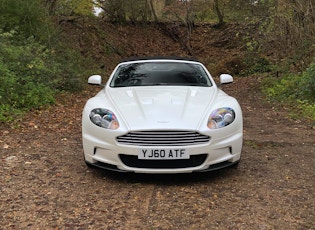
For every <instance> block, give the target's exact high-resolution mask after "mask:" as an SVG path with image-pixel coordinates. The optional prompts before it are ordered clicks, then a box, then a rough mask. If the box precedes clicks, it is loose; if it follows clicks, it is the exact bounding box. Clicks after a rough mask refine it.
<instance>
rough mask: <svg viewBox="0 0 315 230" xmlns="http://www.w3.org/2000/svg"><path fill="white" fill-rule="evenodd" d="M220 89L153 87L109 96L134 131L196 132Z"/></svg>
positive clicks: (121, 90)
mask: <svg viewBox="0 0 315 230" xmlns="http://www.w3.org/2000/svg"><path fill="white" fill-rule="evenodd" d="M216 91H217V89H216V87H182V86H166V87H160V86H152V87H133V88H109V89H108V90H107V94H108V96H109V98H110V100H111V101H112V103H113V104H114V105H115V107H116V110H117V112H118V113H119V114H117V115H116V116H118V117H120V118H122V119H123V120H124V122H125V123H126V125H127V126H128V128H129V129H131V130H146V129H183V130H196V129H197V128H198V127H199V126H200V124H201V122H202V121H204V119H203V118H204V117H205V116H207V114H208V113H207V112H208V107H209V105H210V103H211V102H212V100H213V98H214V95H215V93H216Z"/></svg>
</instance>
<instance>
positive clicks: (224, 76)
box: [220, 74, 233, 85]
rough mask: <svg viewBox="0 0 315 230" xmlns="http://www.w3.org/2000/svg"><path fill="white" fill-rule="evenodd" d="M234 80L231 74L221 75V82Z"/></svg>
mask: <svg viewBox="0 0 315 230" xmlns="http://www.w3.org/2000/svg"><path fill="white" fill-rule="evenodd" d="M232 82H233V77H232V76H231V75H230V74H221V75H220V84H221V85H222V84H229V83H232Z"/></svg>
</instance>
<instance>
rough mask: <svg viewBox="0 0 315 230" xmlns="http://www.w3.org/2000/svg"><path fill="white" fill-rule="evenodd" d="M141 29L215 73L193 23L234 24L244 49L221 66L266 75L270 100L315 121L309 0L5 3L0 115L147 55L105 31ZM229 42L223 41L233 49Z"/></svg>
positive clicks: (9, 117) (36, 105) (47, 100)
mask: <svg viewBox="0 0 315 230" xmlns="http://www.w3.org/2000/svg"><path fill="white" fill-rule="evenodd" d="M69 24H72V25H75V26H76V27H77V28H78V29H79V30H78V31H80V33H81V34H83V33H84V34H85V33H87V34H89V36H90V38H91V41H96V40H98V43H97V44H100V42H99V41H100V39H102V41H103V42H102V43H101V44H102V47H99V46H100V45H98V49H101V50H102V52H101V54H102V58H100V57H99V54H100V52H99V50H97V51H96V48H95V46H94V45H93V43H94V42H91V43H90V44H86V43H85V44H83V43H80V44H78V43H75V41H77V40H76V39H72V38H73V37H75V36H77V37H78V36H79V35H80V34H75V33H74V32H73V30H68V27H67V25H69ZM105 24H106V25H108V27H104V25H105ZM139 27H140V28H142V27H144V28H155V29H156V30H158V31H161V33H164V34H166V35H167V36H170V37H171V38H172V39H173V40H174V41H175V42H177V43H178V44H180V47H181V49H182V50H183V52H184V54H185V55H184V56H194V57H197V58H198V59H200V60H201V61H203V62H204V63H205V65H206V66H207V67H210V69H214V70H213V72H215V74H216V71H217V72H218V73H219V70H217V68H218V65H217V63H216V62H213V61H212V63H210V61H209V60H208V59H207V57H206V56H205V55H203V54H202V52H196V47H194V45H193V44H192V40H193V39H194V38H195V37H196V36H202V34H201V35H200V34H197V33H196V32H195V31H196V28H208V27H211V28H214V29H215V31H216V33H218V34H219V33H221V34H222V33H225V31H226V30H227V29H229V28H231V27H233V29H234V38H233V39H235V40H237V41H238V42H237V44H236V45H237V46H239V54H237V56H236V57H235V56H228V57H226V59H224V60H223V62H221V64H220V67H222V70H220V71H229V73H231V74H233V75H234V76H236V77H252V76H253V75H257V74H259V75H263V76H265V77H264V81H263V82H262V86H261V90H262V91H263V92H264V94H265V96H266V99H267V100H269V101H272V102H275V103H279V104H281V105H285V106H290V107H291V108H292V111H293V112H292V114H291V115H292V116H293V117H297V118H301V117H303V119H304V118H306V119H308V120H311V121H312V122H315V59H314V58H315V45H314V44H315V3H314V1H313V0H94V1H92V0H32V1H23V0H0V122H1V123H12V122H13V123H14V121H19V120H20V119H21V118H22V117H23V114H25V113H26V112H28V111H30V110H32V111H33V110H37V109H41V108H45V107H47V106H49V105H50V104H53V103H55V100H56V97H58V95H60V94H62V93H68V94H72V93H77V92H80V91H82V90H83V89H84V85H85V82H86V79H87V77H88V76H89V75H90V74H94V73H100V74H102V75H107V76H108V74H109V73H110V71H111V68H113V67H114V65H115V64H117V62H119V61H120V59H123V58H127V57H128V56H130V55H139V54H147V53H145V52H144V53H141V52H137V51H135V50H136V48H135V50H133V52H127V51H126V47H123V46H120V45H119V42H118V43H115V44H114V43H113V42H110V40H109V37H110V36H111V34H112V33H115V30H113V29H111V30H107V29H106V28H116V29H117V31H118V32H121V31H122V30H130V29H136V28H139ZM205 33H206V32H205ZM216 33H213V34H212V36H216ZM141 36H142V35H141V34H139V38H138V39H139V41H140V42H141ZM79 37H80V36H79ZM229 39H230V38H229V37H228V36H227V37H226V39H222V44H217V45H218V46H221V47H222V49H227V48H228V47H226V46H225V44H226V43H227V42H228V40H229ZM161 49H163V47H162V48H161ZM165 53H166V52H163V50H161V52H160V54H161V55H164V54H165ZM149 54H150V53H149ZM154 55H155V54H154ZM174 55H177V54H176V53H174ZM180 55H182V53H180ZM104 60H105V61H104ZM104 63H105V64H104ZM231 66H232V67H233V68H229V67H231ZM213 72H212V73H213Z"/></svg>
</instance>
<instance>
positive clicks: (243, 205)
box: [0, 78, 315, 229]
mask: <svg viewBox="0 0 315 230" xmlns="http://www.w3.org/2000/svg"><path fill="white" fill-rule="evenodd" d="M258 86H259V79H258V78H251V80H250V81H249V79H248V78H239V79H236V82H235V83H234V84H232V85H228V86H226V87H225V88H224V90H225V91H226V92H227V93H229V94H231V95H233V96H235V97H237V98H238V100H239V101H240V103H241V105H242V108H243V113H244V122H245V123H244V129H245V131H244V135H245V140H244V147H243V155H242V161H241V163H240V165H239V167H238V168H236V169H226V170H221V171H218V172H213V173H206V174H191V175H171V176H170V175H168V176H163V175H161V176H158V175H133V174H116V173H110V172H104V171H101V170H90V169H88V168H87V167H86V166H85V164H84V162H83V160H82V146H81V133H80V116H81V110H82V107H83V104H84V102H85V100H86V99H87V98H88V97H89V96H91V95H92V94H91V93H88V92H86V93H84V94H81V95H76V96H75V95H72V96H67V97H64V98H63V99H60V100H59V101H60V102H59V103H58V105H57V106H54V107H51V108H50V109H48V110H45V111H42V112H38V113H37V114H36V115H30V116H29V117H27V118H26V119H24V120H23V122H22V124H21V126H20V127H19V128H17V129H11V128H7V127H2V128H1V134H0V147H1V149H0V151H1V155H0V157H1V161H0V164H1V165H0V173H1V177H0V186H1V187H0V191H1V192H0V212H1V216H0V221H1V227H0V229H314V226H315V219H314V216H315V206H314V204H315V198H314V194H315V191H314V190H315V189H314V174H315V170H314V165H315V158H314V154H315V143H314V136H315V135H314V134H315V130H314V129H312V128H311V127H309V126H308V125H307V124H304V123H303V122H297V121H293V120H291V119H289V118H288V117H287V111H286V110H285V109H284V108H273V107H272V105H270V104H267V103H264V102H263V101H262V99H261V96H260V94H259V91H258ZM73 105H74V106H73Z"/></svg>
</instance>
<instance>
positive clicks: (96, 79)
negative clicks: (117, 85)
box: [88, 75, 102, 85]
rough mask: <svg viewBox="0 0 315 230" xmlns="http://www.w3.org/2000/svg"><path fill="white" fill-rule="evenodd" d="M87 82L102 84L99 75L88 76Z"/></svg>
mask: <svg viewBox="0 0 315 230" xmlns="http://www.w3.org/2000/svg"><path fill="white" fill-rule="evenodd" d="M88 83H89V84H91V85H101V84H102V77H101V75H92V76H91V77H89V79H88Z"/></svg>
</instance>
